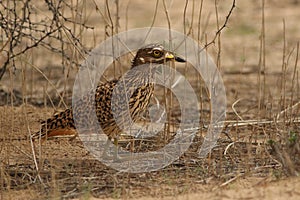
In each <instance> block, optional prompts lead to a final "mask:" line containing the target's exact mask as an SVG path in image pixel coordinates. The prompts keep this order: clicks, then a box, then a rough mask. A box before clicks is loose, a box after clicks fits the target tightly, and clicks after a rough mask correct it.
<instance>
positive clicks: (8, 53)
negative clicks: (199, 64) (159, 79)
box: [0, 0, 300, 199]
mask: <svg viewBox="0 0 300 200" xmlns="http://www.w3.org/2000/svg"><path fill="white" fill-rule="evenodd" d="M12 2H16V4H15V5H14V4H13V3H12ZM26 2H28V3H29V4H28V5H27V4H26ZM145 4H146V3H145V1H142V0H138V1H129V0H128V1H101V2H100V1H80V2H74V1H45V2H43V1H36V2H31V1H26V0H23V1H2V2H1V3H0V5H1V7H0V13H1V20H2V21H3V19H5V22H7V23H2V24H1V27H0V32H1V35H2V36H1V38H0V44H1V45H0V51H1V55H0V56H1V57H0V67H2V69H4V71H1V70H0V71H1V72H5V73H4V74H3V77H2V79H1V84H0V86H1V87H0V103H1V107H0V113H1V116H0V199H17V198H20V199H55V198H63V199H70V198H81V199H89V198H91V197H100V198H104V197H106V198H107V197H110V198H124V199H129V198H138V197H142V196H152V197H157V198H159V197H166V196H169V197H176V196H177V195H180V194H183V195H188V194H192V193H197V192H199V191H200V192H202V193H203V194H213V195H215V196H218V197H220V198H221V197H222V195H225V196H226V197H228V198H238V197H243V198H247V196H246V197H245V196H243V193H242V192H241V195H240V196H239V192H236V191H245V193H247V192H248V193H249V191H247V188H248V187H250V189H249V190H250V191H251V188H253V190H255V188H257V187H259V186H261V185H265V184H269V183H270V182H273V181H275V180H276V181H281V180H282V179H285V178H287V177H290V176H296V177H298V176H299V171H300V157H299V155H300V101H299V99H300V83H299V63H298V62H299V33H300V28H299V26H298V19H299V17H300V14H299V9H298V7H299V4H298V2H297V1H292V0H291V1H285V2H281V1H276V0H268V1H267V0H261V1H259V2H257V1H255V2H254V1H238V2H236V7H235V8H234V9H233V13H232V15H230V17H229V18H228V20H229V21H228V23H225V22H226V16H229V12H230V8H231V6H232V1H218V0H216V1H199V2H198V1H180V0H176V1H167V0H162V1H151V2H150V1H148V2H147V5H145ZM24 5H26V6H24ZM4 6H6V7H10V8H13V7H15V8H16V9H15V10H13V11H11V12H8V9H5V8H4ZM22 6H23V8H24V9H23V10H22V9H21V8H22ZM297 6H298V7H297ZM24 10H31V11H32V12H31V14H30V19H31V20H32V21H31V23H29V21H28V20H26V17H25V18H24V17H23V18H22V17H21V16H26V15H22V14H23V12H24ZM14 13H16V16H18V17H19V19H18V20H20V21H22V20H23V22H24V23H23V24H22V27H23V28H22V29H18V28H19V27H17V25H20V23H17V24H16V23H14V19H15V17H16V16H14ZM27 14H28V13H27ZM3 16H4V17H5V18H3ZM141 16H143V17H141ZM64 17H66V18H64ZM18 20H17V21H18ZM49 23H50V24H51V26H49ZM224 23H225V25H226V27H224V29H222V27H223V24H224ZM14 26H15V27H14ZM145 26H161V27H169V28H171V29H175V30H178V31H180V32H184V33H186V34H188V35H189V36H190V37H193V38H195V39H196V40H198V41H199V42H200V43H201V44H203V45H205V44H210V45H208V46H207V50H208V52H209V53H210V54H211V55H212V56H213V58H214V60H215V61H216V63H217V65H218V67H219V69H220V71H221V73H222V74H223V79H224V83H225V87H226V95H227V118H226V121H225V127H224V129H223V132H222V135H221V137H220V139H219V140H218V143H217V146H216V147H215V148H214V149H213V150H212V152H211V153H210V154H209V155H208V157H207V158H202V159H200V158H198V156H197V149H198V148H199V147H200V145H201V144H202V141H203V137H202V136H203V135H204V134H205V133H206V132H207V129H206V127H207V126H206V125H207V123H208V120H209V109H208V108H209V101H208V98H207V95H206V90H205V88H204V87H203V83H202V82H201V77H198V76H193V74H194V73H193V71H191V69H187V68H185V67H184V66H181V67H179V69H178V70H179V71H180V72H182V73H183V74H186V76H187V78H188V80H189V81H191V83H192V85H193V87H194V88H195V89H197V91H199V96H198V98H199V99H200V100H201V105H200V107H201V108H202V110H201V116H202V119H201V126H199V133H198V134H197V136H196V137H195V139H194V141H193V144H192V145H191V147H190V148H189V150H188V151H187V152H186V153H185V154H184V155H183V156H181V157H180V159H178V160H177V161H175V162H174V163H172V164H171V165H170V166H168V167H165V168H164V169H161V170H159V171H157V172H149V173H139V174H128V173H120V172H117V171H115V170H113V169H111V168H109V167H106V166H105V165H103V164H101V163H100V162H99V161H97V160H96V159H95V158H93V157H92V156H91V155H90V154H89V152H88V151H87V150H86V149H85V148H84V147H83V144H82V143H81V142H80V141H79V140H73V141H69V140H67V139H60V140H51V141H48V142H47V143H45V145H43V147H42V148H41V147H39V146H38V145H34V144H31V143H30V140H29V139H28V136H29V135H30V133H31V132H34V131H37V130H38V129H39V121H40V120H41V119H45V118H47V117H49V116H51V115H52V114H53V113H54V112H56V111H57V110H60V109H64V108H65V107H67V106H69V105H70V103H71V93H72V86H73V83H74V79H75V76H76V73H77V70H78V66H79V64H80V62H81V61H82V60H84V57H85V56H86V53H87V52H88V51H89V50H91V49H92V48H94V47H95V46H96V45H97V44H99V43H100V42H101V41H103V40H104V39H106V38H107V37H109V36H111V35H113V34H116V33H118V32H121V31H125V30H128V29H131V28H138V27H145ZM45 27H47V32H43V31H39V30H40V29H44V28H45ZM220 29H222V31H221V32H220V33H221V34H220V35H219V34H217V35H216V32H217V31H218V30H220ZM211 41H214V42H213V43H211ZM130 58H131V55H128V57H125V58H124V60H127V61H126V62H123V61H122V62H123V64H125V65H128V64H129V59H130ZM122 59H123V58H122ZM115 73H119V72H118V71H117V72H116V67H115V68H114V66H113V65H112V68H111V70H110V71H108V72H107V75H108V77H109V76H111V77H112V76H115ZM0 74H1V73H0ZM161 92H162V94H163V92H166V91H163V90H162V91H161ZM165 94H166V93H165ZM162 96H163V95H162ZM162 101H164V99H163V98H162ZM174 104H176V101H175V102H174ZM174 111H176V107H175V108H174ZM174 113H175V114H174V115H172V117H173V118H176V117H178V116H176V114H178V112H177V113H176V112H174ZM124 143H126V141H124ZM154 144H155V143H154ZM33 147H34V148H35V150H36V153H35V154H33V151H32V148H33ZM34 156H35V157H34ZM37 169H38V170H37ZM290 180H293V181H294V182H295V185H297V184H298V183H299V178H295V179H290ZM279 183H281V182H279ZM285 184H286V183H285V182H283V185H280V184H279V186H278V187H279V188H281V189H283V188H285ZM271 185H272V184H271ZM298 185H299V184H298ZM278 187H277V186H276V187H274V188H275V189H270V191H269V190H267V192H270V193H272V191H273V192H274V191H279V190H280V189H278ZM232 190H234V191H235V192H232ZM283 190H284V189H283ZM219 191H223V192H219ZM230 191H231V192H230ZM261 192H262V191H261ZM262 193H263V192H262ZM290 193H291V194H292V195H298V197H299V192H298V193H297V191H296V190H295V189H294V190H291V191H290ZM208 197H211V196H209V195H208ZM248 197H253V196H248ZM255 197H257V196H254V197H253V198H255ZM259 197H261V196H259ZM270 198H271V196H270Z"/></svg>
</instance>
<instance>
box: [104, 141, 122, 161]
mask: <svg viewBox="0 0 300 200" xmlns="http://www.w3.org/2000/svg"><path fill="white" fill-rule="evenodd" d="M111 140H112V138H108V139H107V141H106V143H105V146H104V151H103V154H102V156H103V158H111V157H110V155H108V152H107V151H108V149H109V144H110V142H111ZM113 140H114V148H115V149H114V154H113V158H114V161H118V160H120V158H119V156H118V138H113Z"/></svg>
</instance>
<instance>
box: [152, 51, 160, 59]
mask: <svg viewBox="0 0 300 200" xmlns="http://www.w3.org/2000/svg"><path fill="white" fill-rule="evenodd" d="M152 54H153V56H154V57H156V58H159V57H161V55H162V52H161V51H159V50H153V52H152Z"/></svg>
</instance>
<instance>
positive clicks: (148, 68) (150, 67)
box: [124, 63, 158, 85]
mask: <svg viewBox="0 0 300 200" xmlns="http://www.w3.org/2000/svg"><path fill="white" fill-rule="evenodd" d="M157 66H158V65H157V64H152V63H147V64H142V65H134V64H132V67H131V69H130V70H129V71H128V72H127V73H126V75H125V76H124V79H125V80H126V81H129V82H136V83H139V84H140V85H147V84H148V83H150V82H153V79H154V74H155V71H156V68H157Z"/></svg>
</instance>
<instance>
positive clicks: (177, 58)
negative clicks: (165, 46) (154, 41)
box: [165, 52, 185, 62]
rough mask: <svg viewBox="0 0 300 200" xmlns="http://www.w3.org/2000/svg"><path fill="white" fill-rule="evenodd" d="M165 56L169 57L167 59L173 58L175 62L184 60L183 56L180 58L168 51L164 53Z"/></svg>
mask: <svg viewBox="0 0 300 200" xmlns="http://www.w3.org/2000/svg"><path fill="white" fill-rule="evenodd" d="M165 58H166V59H169V60H172V59H174V60H175V61H177V62H185V60H184V59H183V58H180V57H178V56H174V54H172V53H170V52H167V53H166V55H165Z"/></svg>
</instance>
